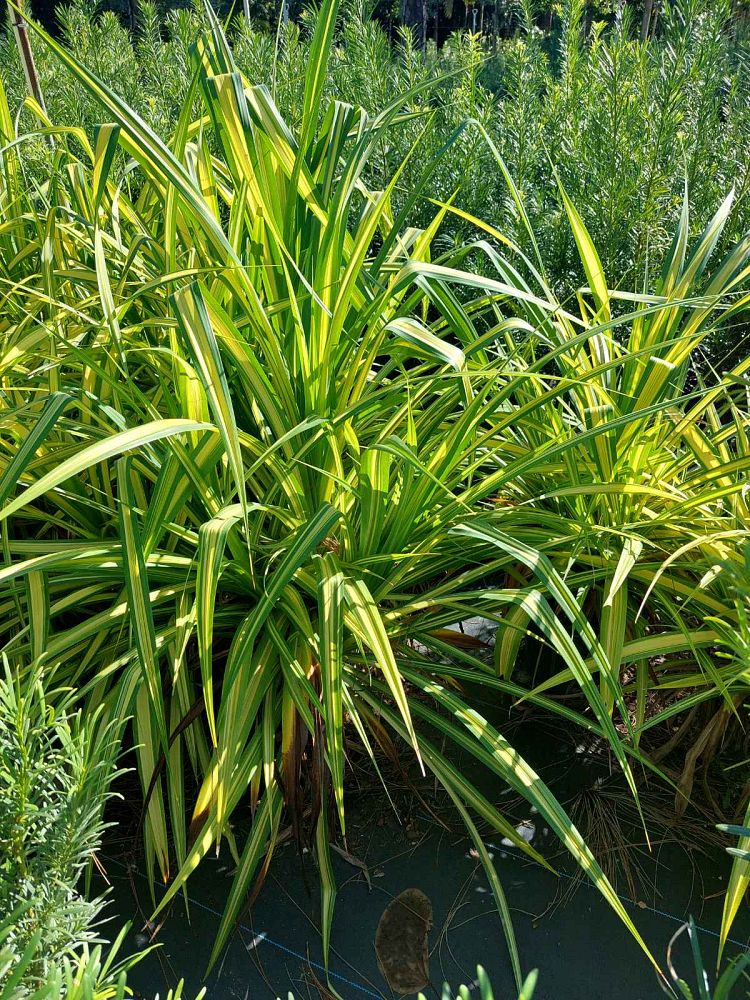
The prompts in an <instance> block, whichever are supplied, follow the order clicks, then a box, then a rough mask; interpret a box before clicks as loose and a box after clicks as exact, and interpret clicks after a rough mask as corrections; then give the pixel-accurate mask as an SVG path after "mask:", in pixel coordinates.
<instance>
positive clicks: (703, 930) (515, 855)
mask: <svg viewBox="0 0 750 1000" xmlns="http://www.w3.org/2000/svg"><path fill="white" fill-rule="evenodd" d="M495 850H497V848H495ZM502 850H503V852H504V853H506V854H508V855H509V856H510V857H512V858H516V859H517V860H518V861H526V860H528V859H527V857H526V855H525V854H521V853H520V851H518V850H516V849H514V848H511V847H503V848H502ZM556 874H557V875H559V876H560V877H561V878H567V879H569V880H570V881H571V882H574V881H575V880H576V879H577V878H579V876H577V875H571V874H570V872H557V873H556ZM581 884H582V885H585V886H587V887H588V888H589V889H596V886H595V885H592V884H591V882H589V880H588V879H583V880H582V881H581ZM615 895H616V896H617V898H618V899H619V900H620V902H621V903H626V904H628V905H629V906H633V907H637V909H639V910H650V911H651V913H655V914H656V915H657V916H659V917H666V919H667V920H674V921H675V923H678V924H684V923H685V920H684V918H683V917H678V916H676V915H675V914H674V913H669V912H667V910H659V909H657V908H656V907H655V906H649V905H648V903H646V904H645V906H638V904H637V903H634V902H633V900H632V899H629V898H628V897H627V896H621V895H620V893H619V892H616V893H615ZM695 929H696V930H697V931H700V932H701V934H710V935H711V937H715V938H718V937H721V935H720V934H719V932H718V931H713V930H711V928H710V927H701V926H699V925H698V924H696V925H695ZM727 944H735V945H737V947H738V948H742V949H743V951H747V950H748V948H750V944H748V942H747V941H738V940H737V939H736V938H731V937H728V938H727Z"/></svg>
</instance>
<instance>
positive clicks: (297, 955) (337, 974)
mask: <svg viewBox="0 0 750 1000" xmlns="http://www.w3.org/2000/svg"><path fill="white" fill-rule="evenodd" d="M102 858H104V860H105V861H109V862H111V863H112V864H115V865H119V866H120V867H121V868H125V869H126V870H128V869H129V870H130V871H133V872H135V874H136V875H138V876H139V877H140V878H142V879H143V880H144V881H146V882H148V881H149V879H148V876H147V875H144V874H143V872H140V871H138V869H137V868H130V867H129V865H126V864H125V862H124V861H119V860H118V859H117V858H111V857H109V856H108V855H106V854H102ZM154 885H156V886H157V887H158V888H160V889H161V888H163V887H162V885H161V883H159V882H154ZM186 898H187V901H188V903H189V905H190V906H195V907H197V908H198V909H199V910H205V911H206V912H207V913H210V914H212V915H213V916H214V917H218V919H219V920H221V918H222V916H223V914H222V913H221V912H220V911H219V910H215V909H214V908H213V907H211V906H208V905H207V904H206V903H201V902H200V901H199V900H197V899H194V898H193V897H192V896H186ZM239 926H240V927H241V928H242V930H243V931H246V932H247V933H248V934H256V932H255V931H254V930H253V928H252V927H248V926H247V925H246V924H239ZM260 933H261V934H262V941H265V942H266V943H267V944H270V945H273V947H274V948H278V949H279V951H284V952H286V954H287V955H291V956H292V957H293V958H298V959H300V960H301V961H302V962H306V963H307V964H308V965H311V966H313V968H315V969H318V970H320V972H322V973H324V974H325V975H326V976H330V977H331V978H332V979H338V980H340V981H341V982H342V983H346V985H347V986H353V987H354V989H355V990H359V991H360V993H366V994H367V995H368V996H371V997H375V998H376V1000H381V997H382V995H381V994H380V993H375V992H373V990H371V989H369V988H368V987H367V986H362V984H361V983H357V982H355V981H354V980H353V979H348V978H347V977H346V976H342V975H341V973H340V972H331V971H330V970H326V967H325V966H324V965H321V963H320V962H316V961H314V960H313V959H312V958H308V957H307V956H306V955H302V954H300V952H298V951H295V950H294V949H293V948H288V947H287V946H286V945H285V944H281V943H280V942H279V941H274V939H273V938H271V937H269V936H268V935H267V934H266V933H265V932H264V931H261V932H260ZM256 936H257V934H256ZM260 943H261V941H259V942H258V944H260Z"/></svg>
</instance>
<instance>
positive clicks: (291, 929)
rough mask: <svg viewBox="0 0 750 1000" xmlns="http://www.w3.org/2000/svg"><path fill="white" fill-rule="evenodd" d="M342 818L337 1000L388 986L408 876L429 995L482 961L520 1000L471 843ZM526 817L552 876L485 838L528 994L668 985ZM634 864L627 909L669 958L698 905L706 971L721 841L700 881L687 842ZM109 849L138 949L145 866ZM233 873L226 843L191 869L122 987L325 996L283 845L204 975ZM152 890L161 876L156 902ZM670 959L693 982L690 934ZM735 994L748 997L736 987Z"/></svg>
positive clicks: (742, 925) (545, 996)
mask: <svg viewBox="0 0 750 1000" xmlns="http://www.w3.org/2000/svg"><path fill="white" fill-rule="evenodd" d="M348 815H349V821H348V829H349V849H350V852H351V854H352V856H356V858H357V859H358V860H359V861H360V862H362V863H363V864H364V865H365V866H366V871H365V870H363V869H362V868H361V867H359V866H357V865H354V864H351V863H350V862H348V861H346V860H344V859H343V858H339V857H336V858H335V868H336V875H337V879H338V884H339V894H338V900H337V906H336V914H335V919H334V927H333V934H332V954H331V962H330V977H331V985H332V986H334V987H335V989H336V990H337V992H338V993H339V995H340V996H341V997H343V998H344V1000H363V998H366V997H391V996H393V994H392V993H391V992H390V990H389V988H388V987H387V984H386V983H385V981H384V979H383V977H382V976H381V974H380V972H379V970H378V966H377V961H376V956H375V952H374V947H373V941H374V937H375V930H376V927H377V924H378V921H379V919H380V916H381V914H382V913H383V910H384V909H385V907H386V906H387V904H388V902H389V901H390V900H391V899H392V898H393V897H394V896H396V895H397V894H398V893H400V892H402V891H403V890H404V889H406V888H412V887H413V888H418V889H421V890H422V891H423V892H424V893H426V894H427V896H428V897H429V898H430V900H431V902H432V907H433V914H434V926H433V928H432V930H431V932H430V939H429V941H430V980H431V983H432V985H433V987H434V989H431V990H429V989H428V990H427V993H428V995H429V996H433V997H435V996H437V995H439V990H440V986H441V984H442V982H443V981H444V980H447V981H449V982H451V983H453V984H454V985H458V984H459V983H462V982H463V983H466V984H471V982H472V980H474V977H475V974H476V973H475V967H476V965H477V964H478V963H481V964H482V965H483V966H484V967H485V968H486V969H487V971H488V972H489V974H490V976H491V978H492V981H493V985H494V990H495V1000H506V998H510V997H513V998H515V996H516V993H515V992H514V987H513V980H512V976H511V972H510V965H509V962H508V957H507V951H506V948H505V943H504V937H503V933H502V929H501V925H500V921H499V918H498V916H497V913H496V911H495V907H494V902H493V897H492V895H491V893H490V891H489V888H488V884H487V880H486V877H485V875H484V872H483V870H482V868H481V866H480V865H479V863H478V862H477V860H476V859H475V857H474V856H473V855H472V852H471V851H470V850H469V844H468V842H467V840H466V839H465V838H463V837H461V836H460V834H459V833H448V832H447V831H445V830H442V829H441V828H440V827H439V826H438V825H437V823H436V822H435V820H434V819H430V818H428V817H427V816H423V817H422V818H421V821H420V822H418V823H417V829H416V830H415V829H414V827H412V828H411V829H410V830H409V831H408V833H407V832H406V831H405V830H404V828H403V827H401V826H400V825H399V824H398V823H397V822H396V821H395V819H392V818H391V815H382V814H381V815H380V816H378V815H377V814H376V815H375V816H373V812H372V809H369V810H368V809H367V808H365V807H364V804H363V805H362V808H358V806H357V804H356V803H355V804H354V806H353V807H352V808H350V810H349V813H348ZM529 819H531V820H532V821H534V822H535V825H536V826H537V827H538V830H537V834H536V837H535V840H534V844H535V846H537V847H538V848H539V849H540V851H541V852H542V853H543V854H545V855H548V856H549V857H553V856H554V864H555V866H556V868H557V871H558V872H559V873H560V874H559V877H556V876H555V875H553V874H551V873H550V872H548V871H546V870H545V869H543V868H542V867H540V866H539V865H536V864H533V863H529V862H527V861H526V860H525V859H524V858H523V857H521V856H519V855H518V854H517V852H515V851H513V850H512V849H509V848H507V847H503V846H502V844H501V843H500V842H499V840H498V841H497V842H496V841H495V840H494V839H493V838H491V837H490V838H488V842H489V843H490V844H491V845H492V846H491V847H490V850H491V851H492V853H493V854H494V860H495V863H496V865H497V868H498V872H499V875H500V878H501V880H502V883H503V886H504V888H505V891H506V894H507V897H508V901H509V904H510V907H511V911H512V914H513V919H514V927H515V932H516V935H517V940H518V947H519V951H520V955H521V962H522V967H523V969H524V971H529V970H530V969H532V968H537V969H538V970H539V983H538V987H537V991H536V994H535V1000H599V998H608V1000H651V998H658V997H660V996H663V993H662V992H661V990H660V987H659V985H658V983H657V980H656V977H655V974H654V972H653V971H652V969H651V967H650V965H649V963H648V961H647V959H646V958H645V956H644V955H643V953H642V952H641V951H640V949H639V948H638V946H637V944H636V943H635V942H634V940H633V939H632V938H631V937H630V935H629V934H628V932H627V931H626V930H625V928H624V927H623V925H622V924H621V923H620V921H619V920H618V918H617V917H616V916H615V914H614V913H613V912H612V911H611V909H610V908H609V906H608V905H607V903H606V902H605V901H604V900H603V899H601V898H600V897H599V894H598V893H597V891H596V890H595V889H593V888H591V887H590V886H589V885H588V884H585V883H584V884H581V885H580V887H578V888H577V891H575V892H574V893H565V890H566V888H568V889H570V888H571V881H570V877H571V876H570V872H571V871H572V870H573V869H572V868H571V866H570V865H568V864H566V863H565V862H564V859H563V858H561V857H560V855H559V845H558V844H556V842H555V840H554V837H553V836H552V835H551V834H550V833H549V832H548V831H546V830H545V828H544V825H543V822H542V821H541V820H539V817H538V816H533V815H530V816H529ZM536 821H538V822H536ZM414 837H417V838H418V839H416V840H412V839H411V838H414ZM639 860H640V864H641V866H642V868H643V870H644V872H645V874H646V881H647V882H648V884H651V886H652V888H651V890H650V891H649V893H648V894H647V895H646V896H644V898H639V899H638V900H637V901H636V902H632V901H627V902H626V904H625V905H626V909H627V910H628V913H629V914H630V915H631V917H632V919H633V921H634V923H635V924H636V926H637V927H638V929H639V931H640V932H641V934H642V935H643V937H644V939H645V940H646V942H647V944H648V946H649V947H650V948H651V950H652V953H653V954H654V956H655V957H656V958H657V960H659V961H660V962H661V963H663V961H664V958H665V952H666V947H667V944H668V942H669V939H670V938H671V937H672V935H673V934H674V932H675V931H676V930H677V929H678V928H679V926H680V923H681V922H682V921H683V920H684V919H685V918H686V917H687V915H688V914H690V913H692V914H693V916H694V917H695V919H696V921H697V923H698V924H699V926H700V927H701V928H702V929H703V930H702V933H701V943H702V948H703V954H704V958H705V964H706V968H707V969H712V968H713V967H714V963H715V955H716V944H717V941H716V936H715V932H716V930H717V928H718V926H719V923H720V918H721V906H722V891H723V888H724V886H725V881H724V880H725V879H726V875H727V873H728V871H729V858H728V857H727V856H726V855H725V854H723V852H721V851H720V850H718V849H716V850H715V851H714V852H713V856H711V855H709V856H706V855H705V854H703V853H701V856H700V862H699V863H700V877H698V876H697V871H696V862H695V861H691V860H690V858H689V852H688V851H687V850H683V849H681V848H680V847H679V845H678V844H675V843H671V844H667V845H663V846H662V847H660V848H659V847H655V848H654V851H653V854H652V855H651V856H643V855H642V856H641V857H640V859H639ZM103 861H104V865H105V867H106V870H107V872H108V875H109V878H110V880H111V883H112V898H113V904H112V906H111V907H110V916H113V918H114V919H115V920H120V921H123V920H131V921H132V922H133V925H134V926H133V931H132V932H131V935H130V938H129V943H130V944H131V945H135V944H136V941H137V940H138V939H137V934H138V932H139V931H141V928H142V927H143V923H144V919H145V918H146V917H148V915H149V912H150V908H151V897H150V891H149V885H148V881H147V879H146V876H145V871H144V868H143V865H142V864H141V865H140V866H139V863H138V861H137V860H136V861H133V860H132V859H131V860H130V861H129V862H126V861H125V860H124V856H123V855H122V854H120V856H119V857H118V856H117V854H116V853H115V848H114V847H111V848H110V849H109V850H107V849H106V847H105V850H104V857H103ZM231 874H232V861H231V857H230V856H229V854H228V852H227V853H226V855H224V854H223V853H222V856H221V857H220V858H218V859H216V858H209V859H207V860H206V861H205V862H204V863H203V864H202V865H201V866H200V867H199V869H198V870H197V871H196V873H195V874H194V875H193V876H192V878H191V880H190V882H189V897H190V908H189V913H186V912H185V906H184V903H183V901H182V900H179V901H177V902H175V904H174V905H173V906H172V908H171V910H170V911H169V913H168V914H167V916H166V919H165V920H164V923H163V926H161V927H160V929H159V932H158V936H157V940H158V941H159V942H160V943H161V945H162V947H161V948H160V949H159V950H158V951H157V952H155V953H153V954H151V955H148V956H147V957H146V958H145V960H144V961H143V962H142V963H141V964H139V965H138V966H137V967H136V969H135V970H134V972H133V974H132V976H131V984H132V986H133V987H134V988H135V989H136V990H137V991H140V992H141V993H142V994H143V995H144V996H147V997H149V998H153V996H154V994H155V993H156V992H157V991H159V992H161V994H162V997H163V996H164V995H165V993H166V988H168V987H169V986H172V985H174V984H175V983H176V982H177V980H178V979H179V978H181V977H182V978H184V979H185V981H186V984H187V986H188V989H187V991H186V997H187V998H188V1000H191V998H192V997H194V996H195V994H196V992H197V991H198V989H199V988H200V987H201V986H202V985H206V986H207V989H208V997H209V998H212V1000H230V998H241V1000H244V998H247V1000H255V998H274V997H277V996H279V997H283V998H286V996H287V993H288V992H290V991H292V992H293V993H294V995H295V997H296V1000H302V998H318V997H327V996H329V995H330V994H329V993H327V992H326V990H325V974H324V972H323V970H322V966H321V963H322V956H321V949H320V942H319V937H318V931H317V927H318V920H319V903H318V891H317V872H316V870H315V866H314V862H313V860H312V857H311V855H310V854H309V853H304V854H302V855H301V856H300V854H299V852H298V850H297V848H296V846H294V845H293V844H291V843H287V844H286V845H284V846H283V847H281V848H279V850H278V853H277V854H276V855H275V856H274V861H273V864H272V866H271V871H270V874H269V877H268V879H267V881H266V884H265V886H264V888H263V890H262V892H261V894H260V897H259V899H258V900H257V902H256V904H255V905H254V907H253V909H252V912H251V913H248V914H247V915H246V916H245V918H244V919H243V921H242V926H241V927H240V928H239V929H238V931H237V933H236V934H235V935H234V937H233V939H232V942H231V944H230V946H229V947H228V949H227V950H226V952H225V954H224V955H223V956H222V958H221V959H220V961H219V963H218V964H217V966H216V968H215V969H214V971H213V972H212V974H211V976H210V977H209V978H208V980H206V981H205V984H204V981H203V974H204V970H205V968H206V963H207V961H208V957H209V954H210V951H211V947H212V943H213V940H214V937H215V934H216V931H217V929H218V925H219V918H220V913H221V909H222V905H223V900H224V899H225V898H226V895H227V893H228V891H229V886H230V884H231ZM368 878H369V885H368ZM654 887H658V888H654ZM159 893H160V889H159V888H156V889H155V896H156V898H157V899H158V896H159ZM115 914H116V916H114V915H115ZM746 918H747V912H746V911H745V912H744V913H742V914H741V917H740V919H738V921H737V923H736V924H735V928H734V933H733V939H734V940H733V943H732V944H731V945H730V946H729V947H728V949H727V955H728V957H731V956H732V955H733V954H736V953H737V952H738V951H740V950H741V949H742V942H743V941H745V942H746V941H747V937H748V934H749V933H750V925H749V923H748V920H747V919H746ZM140 940H141V941H142V940H143V939H142V938H140ZM674 960H675V964H676V965H677V967H678V970H679V971H680V972H681V973H682V974H684V976H685V978H686V979H687V980H689V981H690V980H692V978H693V977H692V976H691V975H690V969H691V960H690V956H689V951H688V946H687V941H686V935H682V937H681V939H680V942H679V943H678V945H677V947H676V948H675V953H674ZM738 995H739V996H744V993H743V991H742V990H740V991H739V993H738Z"/></svg>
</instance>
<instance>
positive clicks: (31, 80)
mask: <svg viewBox="0 0 750 1000" xmlns="http://www.w3.org/2000/svg"><path fill="white" fill-rule="evenodd" d="M8 10H9V11H10V20H11V24H12V25H13V33H14V35H15V36H16V44H17V45H18V54H19V55H20V57H21V65H22V66H23V73H24V76H25V77H26V86H27V87H28V89H29V93H30V94H31V96H32V97H33V98H34V100H35V101H36V102H37V104H38V105H39V107H40V108H41V109H42V111H44V113H45V114H46V113H47V109H46V108H45V106H44V94H42V87H41V84H40V83H39V74H38V73H37V71H36V63H35V62H34V53H33V52H32V51H31V43H30V42H29V34H28V31H27V30H26V22H25V21H24V19H23V17H22V16H21V12H20V10H19V9H18V8H17V7H15V6H14V5H13V4H11V3H9V4H8Z"/></svg>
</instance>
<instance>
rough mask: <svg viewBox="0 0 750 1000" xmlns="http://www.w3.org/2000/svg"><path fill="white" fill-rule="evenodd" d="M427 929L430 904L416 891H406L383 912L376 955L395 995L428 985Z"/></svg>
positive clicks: (416, 990)
mask: <svg viewBox="0 0 750 1000" xmlns="http://www.w3.org/2000/svg"><path fill="white" fill-rule="evenodd" d="M430 927H432V904H431V903H430V901H429V899H428V898H427V896H425V894H424V893H423V892H421V891H420V890H419V889H405V890H404V891H403V892H402V893H401V894H400V895H398V896H396V898H395V899H392V900H391V902H390V903H389V904H388V906H387V907H386V909H385V911H384V912H383V916H382V917H381V918H380V923H379V924H378V929H377V931H376V932H375V954H376V955H377V958H378V966H379V967H380V971H381V972H382V973H383V976H384V977H385V980H386V982H387V983H388V985H389V986H390V988H391V989H392V990H393V991H394V992H396V993H417V992H418V991H419V990H422V989H424V988H425V987H426V986H428V985H429V982H430V974H429V953H428V950H427V933H428V931H429V929H430Z"/></svg>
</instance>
